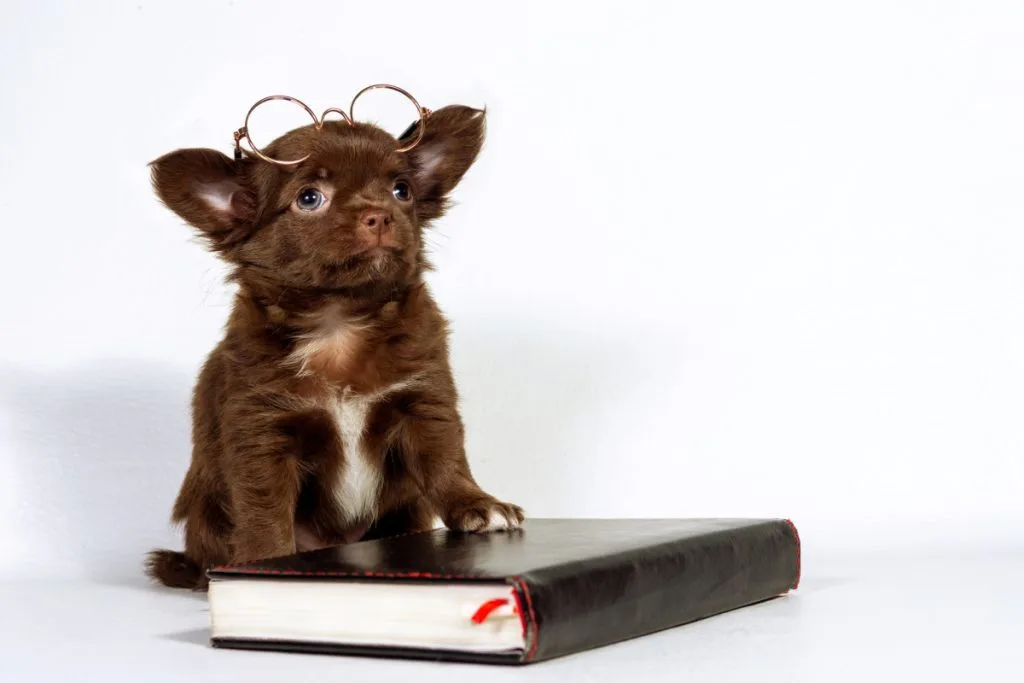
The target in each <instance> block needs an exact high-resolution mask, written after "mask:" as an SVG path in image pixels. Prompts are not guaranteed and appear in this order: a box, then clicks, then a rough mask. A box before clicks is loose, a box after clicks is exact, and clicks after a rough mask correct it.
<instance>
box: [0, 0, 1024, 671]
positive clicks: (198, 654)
mask: <svg viewBox="0 0 1024 683" xmlns="http://www.w3.org/2000/svg"><path fill="white" fill-rule="evenodd" d="M0 63H2V64H4V65H5V67H4V68H3V69H0V92H2V93H4V96H3V97H2V98H0V100H2V101H0V131H2V132H3V134H4V150H3V154H4V160H5V163H3V164H0V213H2V216H3V219H2V226H3V227H2V230H3V234H2V237H3V242H2V246H0V292H3V293H4V315H3V328H2V330H0V539H2V547H3V552H2V553H0V574H6V575H9V576H12V577H17V576H22V577H45V576H53V577H54V578H55V579H58V580H69V581H74V580H81V581H85V580H91V581H100V582H103V583H101V584H88V583H61V584H56V585H54V586H51V585H50V584H47V583H40V584H36V585H35V586H34V587H32V586H29V585H24V584H19V583H8V584H5V586H4V591H5V593H4V600H3V605H2V608H0V620H2V622H0V623H2V624H3V628H4V629H5V630H6V631H10V633H7V634H6V636H5V640H3V641H0V642H3V648H4V651H3V656H2V657H0V666H5V667H10V666H24V667H31V668H34V670H35V671H36V672H37V673H39V674H40V675H39V676H31V675H27V676H24V677H22V679H21V680H26V679H31V678H45V677H43V676H42V675H41V674H42V673H44V672H47V671H48V672H54V671H57V670H58V669H59V668H60V667H67V669H68V670H75V671H93V670H103V669H110V670H115V669H116V670H120V671H122V672H125V675H126V677H127V676H128V672H132V671H134V672H136V673H138V672H139V671H140V670H143V669H144V670H145V671H147V672H153V671H158V672H163V673H162V675H164V676H165V677H167V679H168V680H176V679H175V678H174V677H173V673H174V672H179V673H180V672H183V671H186V670H187V671H190V672H191V673H193V674H195V676H196V677H204V676H205V677H208V678H209V679H210V680H224V679H225V674H228V673H233V672H235V671H236V670H238V671H242V670H246V671H248V675H247V676H246V677H245V678H247V679H252V680H260V679H264V680H270V679H274V680H280V679H283V678H292V675H291V674H292V671H293V668H294V667H296V666H300V665H299V664H297V662H299V661H301V667H304V668H309V669H317V670H320V671H334V672H336V671H344V670H349V669H348V668H347V667H357V668H362V670H365V671H370V670H373V671H381V672H393V674H394V676H395V677H398V676H400V675H405V674H408V673H409V672H410V671H414V669H410V668H409V667H407V666H403V665H398V664H393V665H392V664H368V663H358V664H354V663H340V662H337V661H326V660H314V659H301V660H300V659H296V658H275V657H269V658H268V657H261V656H259V655H241V654H231V653H217V652H209V651H207V650H204V649H203V648H202V647H200V646H198V645H196V644H195V643H194V642H193V641H194V640H195V639H196V638H195V634H196V633H197V632H198V629H200V628H201V627H202V614H201V612H200V611H199V603H197V602H195V601H193V600H190V599H189V598H182V597H172V596H165V595H163V594H160V593H151V592H144V591H140V590H136V589H133V588H128V587H124V582H125V581H129V582H130V581H137V580H138V577H139V574H140V563H141V560H142V556H143V553H144V552H145V551H146V550H148V549H149V548H150V547H152V546H155V545H171V546H175V547H177V546H178V543H179V542H178V538H177V535H176V534H175V533H173V532H172V530H171V529H169V528H168V526H167V518H168V514H169V510H170V506H171V502H172V500H173V497H174V495H175V493H176V490H177V487H178V484H179V482H180V479H181V476H182V474H183V473H184V470H185V467H186V463H187V461H188V457H189V443H188V429H189V424H188V413H187V411H188V401H189V391H190V387H191V383H192V380H193V377H194V373H195V371H196V369H197V367H198V366H199V364H200V363H201V362H202V360H203V358H204V356H205V354H206V353H207V352H208V351H209V350H210V348H211V347H212V346H213V345H214V343H215V342H216V340H217V338H218V336H219V334H220V331H221V326H222V324H223V321H224V318H225V316H226V314H227V310H228V309H227V305H228V303H229V301H230V292H229V290H226V289H225V288H224V287H222V285H221V276H222V274H223V271H222V269H221V268H220V266H219V265H218V264H217V262H216V261H215V260H214V259H213V258H212V257H211V256H210V255H209V254H206V253H204V252H203V251H202V249H201V248H200V246H199V245H198V244H196V243H195V242H194V241H193V240H192V238H191V235H190V233H189V231H188V230H187V229H186V228H185V227H184V226H182V225H181V223H180V221H179V220H178V219H177V218H176V217H174V216H173V215H171V214H170V213H169V212H168V211H166V210H164V209H162V208H161V207H160V206H159V205H158V204H157V202H156V200H155V198H154V197H153V195H152V192H151V190H150V188H149V184H148V182H149V181H148V176H147V168H146V164H147V162H149V161H150V160H152V159H153V158H155V157H156V156H158V155H160V154H163V153H165V152H167V151H169V150H171V149H174V148H177V147H182V146H213V147H216V148H218V149H220V150H223V151H225V152H228V151H230V140H231V132H232V131H233V130H234V129H235V128H237V127H238V126H240V125H241V123H242V120H243V117H244V115H245V112H246V111H247V109H248V108H249V106H250V105H251V104H252V103H253V102H254V101H256V100H257V99H259V98H261V97H263V96H265V95H267V94H271V93H275V92H284V93H289V94H293V95H296V96H299V97H301V98H302V99H303V100H305V101H307V102H308V103H310V104H311V106H313V108H314V109H316V110H318V111H321V110H323V109H325V108H327V107H329V106H342V107H346V106H347V104H348V102H349V100H350V98H351V97H352V95H353V94H354V93H355V92H356V91H357V90H358V89H359V88H361V87H362V86H364V85H366V84H369V83H372V82H380V81H387V82H393V83H396V84H398V85H400V86H403V87H405V88H408V89H409V90H411V91H412V92H413V93H414V94H415V95H416V96H417V97H418V98H419V99H420V101H421V102H422V103H423V104H424V105H426V106H429V107H434V108H436V107H439V106H442V105H444V104H447V103H450V102H461V103H465V104H470V105H474V106H486V107H487V109H488V117H489V137H488V143H487V146H486V148H485V151H484V153H483V156H482V158H481V160H480V163H479V165H478V166H477V167H476V168H474V169H473V170H472V171H471V173H470V174H469V175H468V176H467V178H466V179H465V181H464V183H463V185H462V186H461V187H460V188H459V190H458V192H457V197H456V199H457V206H456V207H455V209H454V210H453V211H452V213H451V215H450V216H449V217H448V218H447V219H445V220H444V221H443V222H442V223H441V224H440V226H439V227H438V229H437V230H436V232H435V233H434V234H433V235H432V236H431V237H430V243H431V246H432V252H433V259H434V261H435V262H436V264H437V266H438V271H437V273H436V274H435V275H434V276H433V277H432V280H431V283H432V287H433V289H434V291H435V293H436V295H437V297H438V299H439V301H440V303H441V305H442V307H443V308H444V309H445V310H446V311H447V312H448V314H449V315H450V317H451V318H452V321H453V327H454V338H453V363H454V366H455V371H456V374H457V380H458V382H459V387H460V391H461V394H462V396H463V410H464V414H465V418H466V424H467V430H468V451H469V455H470V458H471V461H472V465H473V468H474V471H475V473H476V474H477V476H478V478H479V479H480V481H481V482H482V484H483V485H484V486H485V487H486V488H487V489H489V490H491V491H492V492H494V493H495V494H496V495H499V496H501V497H503V498H507V499H509V500H511V501H513V502H516V503H519V504H521V505H523V506H524V507H525V508H526V511H527V513H528V514H531V515H536V516H563V515H564V516H662V515H664V516H712V515H728V516H783V515H784V516H788V517H792V518H793V519H794V520H795V521H796V522H797V524H798V525H799V527H800V530H801V533H802V536H803V538H804V543H805V547H808V548H811V549H814V550H825V549H830V550H833V551H842V550H844V549H850V550H853V551H877V552H879V553H883V554H884V553H891V552H894V551H898V552H901V553H902V552H906V553H909V554H913V553H925V552H927V551H928V550H929V548H933V547H940V546H941V547H944V548H946V549H947V550H948V551H949V552H951V553H957V552H972V553H973V552H979V553H980V552H984V550H985V549H986V548H997V547H1009V548H1016V549H1018V550H1019V549H1021V548H1024V496H1022V495H1021V491H1022V490H1024V488H1022V482H1024V458H1022V457H1021V453H1022V452H1024V422H1022V420H1021V418H1020V416H1021V415H1022V414H1024V391H1022V389H1021V387H1024V362H1022V360H1021V359H1022V358H1024V356H1022V351H1021V350H1022V349H1024V305H1022V304H1021V302H1024V231H1022V230H1021V226H1022V225H1024V192H1022V188H1024V164H1022V163H1021V159H1022V158H1024V126H1021V121H1024V80H1022V75H1021V74H1024V4H1021V3H1019V2H994V1H993V2H976V1H974V0H959V1H954V2H943V3H933V2H925V1H924V0H922V1H920V2H913V1H911V2H902V3H893V2H888V1H884V0H868V1H866V2H856V3H821V2H814V1H813V0H807V1H805V2H773V3H765V2H757V1H754V0H750V1H748V2H735V3H665V2H661V1H660V0H659V1H657V2H646V3H638V2H635V1H634V0H629V1H628V2H627V1H625V0H623V1H622V2H618V3H609V2H599V1H597V0H588V1H585V2H584V1H577V2H560V3H551V2H549V1H548V0H530V1H524V2H518V3H504V4H503V3H481V2H479V1H478V0H465V1H464V2H449V3H424V2H422V1H416V0H407V1H404V2H391V3H386V4H381V3H371V2H365V0H363V1H360V2H343V1H338V0H330V1H328V0H309V1H308V2H304V3H302V5H301V6H295V5H290V4H288V3H284V2H277V1H271V0H253V1H248V2H243V1H241V0H238V1H234V2H232V1H224V0H216V1H210V0H173V1H170V0H168V1H167V2H161V3H155V2H150V1H149V0H132V1H130V2H105V3H83V2H71V0H53V1H51V2H29V1H28V0H22V1H20V2H19V1H15V2H9V1H8V2H4V3H2V4H0ZM365 111H367V112H369V110H365ZM357 113H358V112H357ZM883 556H884V555H880V556H879V557H880V559H879V563H883V562H884V560H883V559H881V558H882V557H883ZM1000 567H1001V569H1000ZM1018 569H1019V567H1018ZM811 571H812V576H810V577H809V578H808V584H807V585H808V589H807V592H805V593H804V594H803V595H802V597H800V598H799V599H798V600H794V601H787V602H785V603H780V604H777V605H772V606H766V607H764V608H759V611H757V612H751V613H749V615H748V616H735V617H730V618H728V619H724V620H721V621H716V622H714V624H711V625H703V626H701V627H700V629H692V630H688V631H686V632H685V633H680V634H677V635H669V636H659V637H657V638H654V639H651V640H649V641H645V642H644V643H637V644H635V645H630V646H628V647H627V648H621V649H614V650H609V651H608V652H604V653H600V654H597V655H594V656H592V657H588V658H586V659H581V660H578V663H576V664H559V665H556V666H555V667H552V668H550V669H545V671H549V672H553V673H550V674H543V675H550V676H551V677H552V678H553V677H555V676H556V675H558V674H557V672H559V671H576V672H579V673H580V677H585V676H586V675H596V671H597V668H596V667H598V666H599V665H600V664H601V663H602V662H607V663H609V665H612V666H616V667H619V668H618V671H619V672H620V673H622V674H623V677H626V676H625V674H627V673H628V672H630V671H636V672H638V673H641V674H644V673H647V674H651V676H652V677H654V675H655V674H658V675H662V676H665V677H667V676H669V675H670V674H671V673H672V672H675V673H677V674H682V673H686V674H690V673H694V674H701V675H705V676H706V677H708V678H709V680H710V679H711V678H713V673H714V672H715V671H716V670H722V671H725V672H726V673H725V674H723V675H722V676H719V677H717V679H716V680H727V679H728V678H729V677H730V676H731V677H733V678H735V679H737V680H739V679H743V680H751V679H753V678H757V679H759V680H760V679H762V678H763V677H764V676H765V675H769V674H765V673H764V672H766V671H768V672H773V671H776V670H778V671H782V672H788V673H790V674H792V677H794V678H803V679H805V680H841V679H844V678H849V679H850V680H853V678H854V677H856V676H858V675H861V676H862V678H861V679H862V680H863V677H867V678H871V679H873V678H874V677H875V675H876V674H878V673H879V672H880V671H881V672H885V671H887V670H888V669H887V668H886V667H889V666H896V667H897V669H898V670H900V671H902V672H903V673H908V674H911V673H912V674H913V675H914V676H915V677H916V676H917V674H918V673H920V672H922V671H930V672H938V673H940V674H942V673H949V672H952V671H967V670H968V669H967V666H968V662H973V667H975V668H974V669H971V671H973V672H974V675H978V674H980V673H982V672H983V671H984V670H985V669H986V667H996V666H997V665H998V663H999V662H1005V661H1006V659H1005V658H1006V656H1007V655H1006V652H1005V651H1004V650H1003V649H1001V648H1002V647H1003V646H1004V645H1008V644H1009V642H1010V641H1009V640H1008V639H1009V638H1010V637H1011V635H1010V634H1011V633H1015V635H1020V631H1021V623H1022V622H1024V616H1022V614H1021V605H1020V601H1019V600H1016V601H1014V600H1010V599H1009V598H1008V593H1007V591H1008V590H1011V589H1012V586H1014V585H1015V584H1014V582H1012V581H1008V584H1009V586H1010V587H1007V586H1006V585H1002V584H1001V582H1000V578H1003V579H1009V578H1010V573H1009V572H1010V567H1009V565H1007V564H1006V563H1005V562H1004V563H1003V564H991V563H989V562H983V561H982V560H981V559H978V560H977V561H976V564H974V565H972V566H971V567H969V568H967V569H964V570H963V571H959V570H958V571H955V572H954V570H952V569H949V570H947V569H943V571H945V572H947V573H948V575H949V576H950V578H955V579H956V580H955V581H950V582H949V583H944V584H943V590H942V591H937V590H934V591H933V590H932V589H933V588H937V587H938V586H937V584H938V583H941V582H940V581H939V578H936V577H933V576H932V575H931V574H926V575H925V576H924V578H917V577H914V576H913V575H910V577H909V578H906V579H905V580H904V581H903V583H900V580H899V579H898V578H889V579H886V578H881V575H880V573H878V572H874V573H869V574H864V575H863V576H862V575H859V574H858V575H854V574H849V573H842V572H840V573H838V574H833V575H831V576H833V577H839V578H841V579H843V580H844V581H848V582H846V583H837V584H834V585H833V584H828V583H827V580H828V579H829V577H830V575H820V574H819V575H817V576H815V575H814V572H815V570H813V569H812V570H811ZM999 572H1001V573H999ZM1018 575H1019V571H1018ZM858 576H860V577H861V578H859V579H857V578H856V577H858ZM851 577H853V578H851ZM837 580H838V579H837ZM815 581H818V582H819V583H818V584H817V585H818V589H817V590H816V592H815V589H814V586H815V585H816V584H815ZM36 601H39V603H40V605H41V606H42V607H43V608H44V611H42V612H40V613H39V616H37V617H34V618H33V620H32V621H30V622H29V623H28V624H25V623H22V622H21V621H20V620H18V619H17V618H16V616H17V614H18V613H19V612H20V611H24V610H26V609H28V606H29V605H32V604H35V602H36ZM958 615H959V617H958ZM960 617H962V618H960ZM1014 617H1015V618H1014ZM103 618H110V619H111V620H112V621H110V622H109V624H108V625H106V626H102V625H100V621H99V620H101V619H103ZM846 620H850V621H846ZM183 632H184V633H187V634H192V635H187V636H181V635H180V634H181V633H183ZM960 635H964V636H965V637H966V638H967V641H966V642H961V641H959V640H958V637H959V636H960ZM53 636H56V639H55V640H54V638H53ZM932 647H935V648H937V649H935V650H931V649H930V648H932ZM53 648H56V650H54V649H53ZM929 652H933V653H934V654H928V653H929ZM631 657H636V658H637V659H636V663H634V664H633V665H630V666H632V668H631V669H628V668H627V660H628V659H630V658H631ZM894 663H895V664H894ZM364 667H365V668H364ZM561 667H567V668H561ZM572 667H576V668H572ZM440 670H441V669H437V670H435V671H440ZM992 670H993V671H994V670H995V669H992ZM445 671H452V673H451V674H450V675H452V676H455V677H460V676H464V677H466V678H469V677H471V676H476V675H477V674H474V673H464V670H463V669H457V670H448V669H445ZM822 672H825V673H827V674H829V675H827V676H826V675H820V676H819V674H822ZM438 675H439V676H440V674H438ZM488 675H489V676H494V677H500V676H510V675H515V674H512V673H507V672H505V673H502V672H490V673H489V674H488ZM0 678H3V677H0ZM8 678H9V677H8ZM134 678H135V679H136V680H137V676H135V677H134ZM241 678H242V676H227V679H228V680H230V679H235V680H238V679H241ZM629 678H631V679H633V678H635V679H636V680H641V677H638V676H629ZM15 680H18V679H15ZM476 680H478V679H476Z"/></svg>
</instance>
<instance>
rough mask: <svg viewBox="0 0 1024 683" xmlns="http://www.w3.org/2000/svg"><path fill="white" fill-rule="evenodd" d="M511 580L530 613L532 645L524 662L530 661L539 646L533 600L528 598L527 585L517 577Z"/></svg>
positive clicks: (538, 633) (538, 625)
mask: <svg viewBox="0 0 1024 683" xmlns="http://www.w3.org/2000/svg"><path fill="white" fill-rule="evenodd" d="M512 580H513V581H515V583H516V585H517V586H519V587H520V588H521V589H522V590H523V595H525V596H526V607H527V609H529V611H530V623H531V624H532V625H533V645H531V646H530V651H529V652H527V653H526V661H530V660H531V659H533V657H534V656H535V655H536V654H537V646H538V645H540V624H538V623H537V615H536V614H534V612H533V598H531V597H530V587H529V585H528V584H527V583H526V582H525V581H523V580H522V579H521V578H519V577H518V576H513V577H512Z"/></svg>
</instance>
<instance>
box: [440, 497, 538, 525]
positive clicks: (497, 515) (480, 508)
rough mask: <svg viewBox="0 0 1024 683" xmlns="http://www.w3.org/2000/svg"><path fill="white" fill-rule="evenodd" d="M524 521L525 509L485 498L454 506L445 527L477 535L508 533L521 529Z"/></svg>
mask: <svg viewBox="0 0 1024 683" xmlns="http://www.w3.org/2000/svg"><path fill="white" fill-rule="evenodd" d="M524 519H525V515H524V514H523V509H522V508H521V507H519V506H518V505H512V504H511V503H502V502H501V501H498V500H495V499H493V498H484V499H480V500H475V501H472V502H468V503H465V504H461V505H455V506H452V508H451V509H450V510H449V512H448V514H447V515H446V519H445V526H447V527H448V528H450V529H456V530H458V531H470V532H475V533H483V532H487V531H507V530H509V529H518V528H519V527H521V526H522V524H523V520H524Z"/></svg>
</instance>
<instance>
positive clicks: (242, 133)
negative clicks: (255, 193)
mask: <svg viewBox="0 0 1024 683" xmlns="http://www.w3.org/2000/svg"><path fill="white" fill-rule="evenodd" d="M378 89H385V90H393V91H395V92H397V93H400V94H402V95H405V97H407V98H408V99H409V101H410V102H412V104H413V106H414V107H416V113H417V114H418V115H419V120H418V122H417V123H415V124H413V126H411V127H410V128H409V131H408V132H411V131H412V130H413V129H415V131H416V135H415V137H413V139H412V141H411V142H409V143H408V144H406V145H404V146H402V147H399V148H398V150H397V151H399V152H408V151H409V150H410V149H412V148H413V147H415V146H416V145H418V144H419V142H420V140H421V139H422V138H423V129H424V128H425V127H426V123H427V119H428V118H429V117H430V114H431V111H430V110H429V109H427V108H426V107H422V106H420V103H419V102H417V101H416V98H415V97H413V96H412V95H410V94H409V93H408V92H406V91H405V90H403V89H402V88H399V87H398V86H396V85H388V84H387V83H376V84H374V85H368V86H366V87H365V88H363V89H362V90H360V91H359V92H358V93H356V96H355V97H353V98H352V102H351V104H349V106H348V112H347V113H346V112H345V111H343V110H341V109H338V108H337V107H331V108H329V109H325V110H324V113H323V114H321V115H320V116H319V118H318V117H317V115H316V114H314V113H313V110H312V109H310V108H309V106H308V105H307V104H306V103H305V102H303V101H302V100H299V99H296V98H294V97H291V96H289V95H270V96H269V97H264V98H263V99H262V100H260V101H259V102H257V103H256V104H254V105H252V107H250V108H249V113H247V114H246V115H245V123H243V124H242V127H241V128H239V129H238V130H236V131H235V159H241V157H242V140H245V141H246V142H247V143H249V149H248V150H246V151H247V152H251V153H252V154H255V155H256V156H257V157H259V158H260V159H263V160H264V161H267V162H270V163H272V164H277V165H278V166H294V165H295V164H301V163H302V162H303V161H305V160H306V159H308V158H309V155H308V154H307V155H306V156H304V157H302V158H301V159H291V160H287V161H285V160H281V159H273V158H271V157H269V156H267V155H266V154H264V153H263V152H262V151H261V150H260V149H259V148H258V147H257V146H256V143H254V142H253V141H252V138H251V137H249V119H250V117H251V116H252V113H253V112H254V111H256V109H257V108H258V107H259V106H260V105H261V104H265V103H267V102H271V101H274V100H283V101H286V102H292V103H293V104H297V105H298V106H300V107H302V109H303V110H304V111H305V112H306V113H307V114H309V118H311V119H312V120H313V125H314V127H315V128H316V130H317V131H319V130H321V129H323V126H324V120H325V119H326V118H327V115H328V114H340V115H341V118H342V119H343V120H344V121H346V122H347V123H348V124H349V125H350V126H354V125H355V113H354V112H355V106H356V100H358V99H359V98H360V97H361V96H362V95H364V94H365V93H367V92H369V91H370V90H378ZM403 137H404V135H403Z"/></svg>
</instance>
